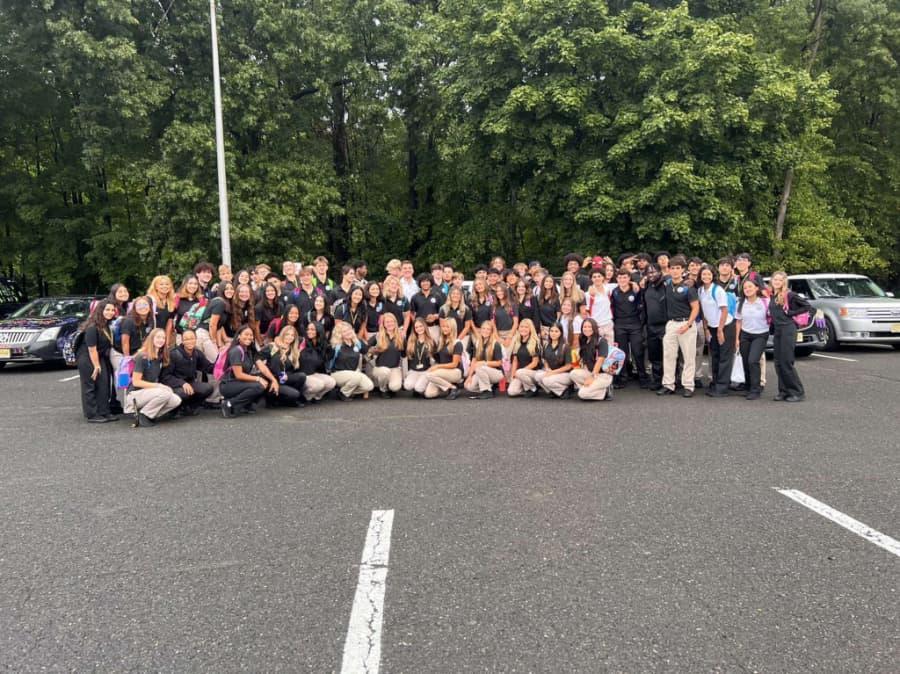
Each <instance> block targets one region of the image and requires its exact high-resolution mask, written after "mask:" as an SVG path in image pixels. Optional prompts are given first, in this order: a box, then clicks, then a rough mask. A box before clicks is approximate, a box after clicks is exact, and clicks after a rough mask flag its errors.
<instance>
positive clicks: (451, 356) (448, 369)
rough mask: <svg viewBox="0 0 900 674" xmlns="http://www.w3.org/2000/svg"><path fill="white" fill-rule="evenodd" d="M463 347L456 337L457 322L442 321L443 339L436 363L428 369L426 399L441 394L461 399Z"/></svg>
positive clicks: (453, 398)
mask: <svg viewBox="0 0 900 674" xmlns="http://www.w3.org/2000/svg"><path fill="white" fill-rule="evenodd" d="M445 306H446V305H445ZM462 355H463V345H462V342H461V341H459V339H457V337H456V321H454V320H453V319H447V318H444V319H441V339H440V341H439V342H438V345H437V353H436V354H435V361H436V362H434V363H432V365H431V367H429V368H428V371H427V373H426V374H425V379H426V381H427V382H428V385H427V386H426V387H425V397H426V398H429V399H430V398H437V397H438V396H439V395H440V394H441V393H446V394H447V400H456V398H457V397H459V384H460V383H461V382H462V378H463V372H462Z"/></svg>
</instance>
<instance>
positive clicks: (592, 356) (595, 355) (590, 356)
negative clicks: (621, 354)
mask: <svg viewBox="0 0 900 674" xmlns="http://www.w3.org/2000/svg"><path fill="white" fill-rule="evenodd" d="M608 355H609V344H608V343H607V341H606V338H605V337H601V338H600V341H599V342H598V343H597V346H596V348H594V349H591V348H589V347H587V346H583V347H581V349H579V351H578V358H579V360H581V367H583V368H584V369H585V370H593V369H594V365H596V364H597V361H598V360H600V361H602V360H604V359H605V358H606V356H608Z"/></svg>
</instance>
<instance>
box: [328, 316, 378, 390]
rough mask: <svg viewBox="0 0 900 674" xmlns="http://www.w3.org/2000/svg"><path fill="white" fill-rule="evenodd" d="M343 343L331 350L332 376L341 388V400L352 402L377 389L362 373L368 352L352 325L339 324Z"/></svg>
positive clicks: (337, 328)
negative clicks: (364, 359)
mask: <svg viewBox="0 0 900 674" xmlns="http://www.w3.org/2000/svg"><path fill="white" fill-rule="evenodd" d="M334 329H335V331H337V330H340V331H341V332H340V335H341V341H340V342H338V344H337V345H335V346H333V347H332V348H331V349H329V352H328V356H329V359H328V360H329V363H330V369H331V376H332V378H333V379H334V381H335V382H337V385H338V387H339V391H338V393H339V395H340V397H341V400H350V399H351V398H352V397H353V396H355V395H359V394H362V395H368V393H369V391H371V390H372V389H373V388H375V385H374V384H373V383H372V380H371V379H369V378H368V377H367V376H366V375H365V374H364V373H363V372H362V371H361V366H362V357H363V354H364V353H365V352H366V351H367V350H368V347H367V346H366V344H365V342H363V341H361V340H360V339H358V338H357V337H356V332H355V331H354V330H353V326H352V325H351V324H350V323H339V324H338V325H337V326H335V328H334Z"/></svg>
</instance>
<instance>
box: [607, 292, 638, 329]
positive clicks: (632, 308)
mask: <svg viewBox="0 0 900 674" xmlns="http://www.w3.org/2000/svg"><path fill="white" fill-rule="evenodd" d="M642 300H643V298H642V297H641V292H640V291H637V292H635V291H634V290H632V289H631V288H629V289H628V290H627V291H626V292H622V289H621V288H619V287H615V288H613V291H612V294H611V295H610V302H611V303H612V313H613V320H614V321H615V324H616V327H625V326H627V327H640V325H641V314H642V309H641V303H642Z"/></svg>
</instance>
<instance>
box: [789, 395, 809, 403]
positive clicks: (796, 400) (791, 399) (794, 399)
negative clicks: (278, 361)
mask: <svg viewBox="0 0 900 674" xmlns="http://www.w3.org/2000/svg"><path fill="white" fill-rule="evenodd" d="M804 400H806V397H805V396H787V397H786V398H785V399H784V402H786V403H802V402H803V401H804Z"/></svg>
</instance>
